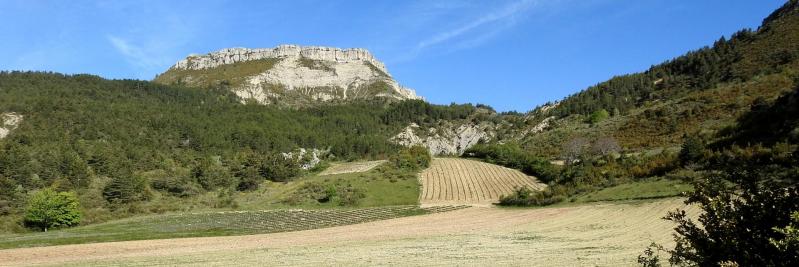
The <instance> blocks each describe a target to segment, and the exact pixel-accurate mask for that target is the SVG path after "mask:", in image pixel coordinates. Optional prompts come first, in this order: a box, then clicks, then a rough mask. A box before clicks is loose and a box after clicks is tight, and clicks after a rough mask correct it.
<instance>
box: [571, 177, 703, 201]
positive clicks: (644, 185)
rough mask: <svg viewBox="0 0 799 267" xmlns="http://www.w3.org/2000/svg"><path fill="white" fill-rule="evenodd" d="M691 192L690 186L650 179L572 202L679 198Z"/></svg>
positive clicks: (592, 194) (604, 189)
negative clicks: (684, 193)
mask: <svg viewBox="0 0 799 267" xmlns="http://www.w3.org/2000/svg"><path fill="white" fill-rule="evenodd" d="M690 190H693V187H692V186H691V185H690V184H687V183H684V182H681V181H677V180H667V179H650V180H642V181H637V182H632V183H626V184H621V185H617V186H612V187H608V188H603V189H601V190H599V191H595V192H591V193H586V194H582V195H578V196H575V197H573V198H572V201H573V202H595V201H617V200H637V199H654V198H667V197H676V196H680V195H681V194H682V193H683V192H687V191H690Z"/></svg>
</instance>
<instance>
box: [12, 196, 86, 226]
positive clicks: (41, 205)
mask: <svg viewBox="0 0 799 267" xmlns="http://www.w3.org/2000/svg"><path fill="white" fill-rule="evenodd" d="M80 219H81V213H80V204H79V203H78V197H77V196H76V195H75V193H72V192H56V191H54V190H52V189H49V188H47V189H42V190H39V191H37V192H35V193H33V195H32V196H31V198H30V200H28V206H27V208H26V209H25V219H24V223H25V225H26V226H28V227H35V228H39V229H42V230H43V231H45V232H47V229H48V228H53V227H68V226H73V225H77V224H78V223H80Z"/></svg>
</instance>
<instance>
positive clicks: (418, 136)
mask: <svg viewBox="0 0 799 267" xmlns="http://www.w3.org/2000/svg"><path fill="white" fill-rule="evenodd" d="M493 129H494V124H493V123H490V122H481V123H479V124H475V123H464V124H460V125H457V123H454V122H449V121H441V122H439V125H438V126H435V127H429V128H426V129H425V128H423V127H420V126H419V125H417V124H415V123H412V124H410V125H408V127H405V129H404V130H402V132H400V133H398V134H397V135H395V136H394V137H392V138H391V141H392V142H394V143H396V144H399V145H402V146H406V147H410V146H417V145H419V146H424V147H427V149H428V150H430V154H433V155H455V156H460V155H462V154H463V152H464V151H466V149H469V148H470V147H472V146H474V145H475V144H477V143H478V142H480V141H481V140H482V141H489V140H491V139H493V138H494V137H495V135H496V133H495V132H494V130H493Z"/></svg>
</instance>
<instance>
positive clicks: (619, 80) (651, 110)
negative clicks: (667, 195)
mask: <svg viewBox="0 0 799 267" xmlns="http://www.w3.org/2000/svg"><path fill="white" fill-rule="evenodd" d="M797 77H799V1H796V0H791V1H788V2H787V3H786V4H785V5H784V6H783V7H781V8H780V9H778V10H776V11H775V12H773V13H772V14H771V15H770V16H768V17H767V18H766V19H765V20H764V21H763V24H762V25H761V26H760V27H759V28H758V29H756V30H749V29H744V30H741V31H739V32H737V33H735V34H732V36H731V37H730V38H725V37H721V38H720V39H719V40H718V41H716V42H715V43H714V44H713V45H712V46H708V47H703V48H700V49H698V50H695V51H691V52H688V53H687V54H685V55H683V56H680V57H677V58H674V59H672V60H669V61H667V62H664V63H662V64H658V65H654V66H652V67H651V68H650V69H648V70H646V71H644V72H641V73H634V74H627V75H621V76H617V77H614V78H612V79H610V80H608V81H605V82H601V83H599V84H597V85H595V86H591V87H589V88H587V89H585V90H583V91H580V92H578V93H576V94H574V95H571V96H569V97H566V98H565V99H563V100H561V101H557V102H552V103H549V104H548V105H543V106H541V107H539V108H537V109H535V110H533V111H531V112H529V113H528V114H527V120H528V122H527V124H528V126H527V129H526V130H524V132H522V133H523V134H521V135H518V136H515V137H514V138H512V140H513V141H517V142H520V143H521V144H522V145H523V146H524V147H525V148H526V149H528V150H530V151H532V152H533V153H535V154H538V155H542V156H546V157H550V158H557V157H561V156H562V154H563V149H564V146H567V145H568V144H569V142H570V141H574V140H581V139H587V140H596V139H601V138H613V139H615V140H617V141H618V142H619V144H620V145H621V147H623V148H624V149H625V150H626V151H628V152H630V153H637V152H647V153H649V152H656V151H662V150H664V149H666V150H669V149H672V150H673V149H678V148H679V146H680V144H682V140H683V137H684V136H686V135H703V136H709V135H712V134H713V133H715V132H718V131H721V130H724V129H725V128H728V127H731V126H732V125H734V124H735V123H736V119H737V118H738V117H739V116H741V115H743V114H744V113H746V112H748V111H749V109H750V106H752V105H753V104H756V103H758V102H769V101H772V100H774V99H776V98H777V97H778V96H780V95H781V94H783V93H785V92H787V91H790V90H792V89H793V88H794V85H795V84H796V83H797ZM602 113H604V114H607V115H609V116H608V118H607V119H601V120H598V121H593V120H592V117H593V115H600V114H602ZM600 117H601V116H600Z"/></svg>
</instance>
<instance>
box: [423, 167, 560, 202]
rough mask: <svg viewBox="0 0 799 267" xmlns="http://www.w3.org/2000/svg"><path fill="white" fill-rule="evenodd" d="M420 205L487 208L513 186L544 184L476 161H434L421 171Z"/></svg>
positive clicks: (507, 192)
mask: <svg viewBox="0 0 799 267" xmlns="http://www.w3.org/2000/svg"><path fill="white" fill-rule="evenodd" d="M419 176H420V183H421V184H422V192H421V194H420V196H419V202H420V203H421V204H422V206H431V205H441V204H467V205H475V206H490V205H491V203H496V202H498V201H499V197H500V196H502V195H508V194H510V193H512V192H513V190H514V189H515V188H516V187H528V188H531V189H533V190H540V189H543V188H544V187H545V186H546V185H545V184H543V183H541V182H539V181H538V179H536V178H535V177H532V176H528V175H526V174H524V173H522V172H520V171H517V170H514V169H510V168H505V167H502V166H499V165H494V164H489V163H485V162H480V161H476V160H468V159H458V158H437V159H434V160H433V163H432V164H430V168H427V169H425V170H424V171H422V173H421V174H420V175H419Z"/></svg>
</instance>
